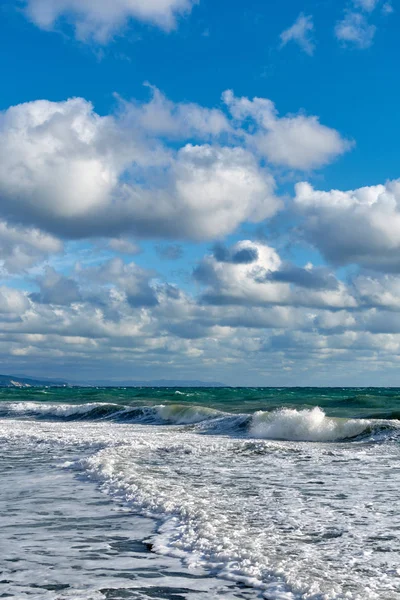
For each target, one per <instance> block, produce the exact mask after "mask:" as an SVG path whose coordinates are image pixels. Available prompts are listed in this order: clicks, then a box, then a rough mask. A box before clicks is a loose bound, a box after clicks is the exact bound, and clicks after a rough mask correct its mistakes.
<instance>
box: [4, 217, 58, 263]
mask: <svg viewBox="0 0 400 600" xmlns="http://www.w3.org/2000/svg"><path fill="white" fill-rule="evenodd" d="M62 250H63V244H62V242H61V241H60V240H58V239H57V238H55V237H53V236H51V235H48V234H46V233H43V232H42V231H40V230H38V229H34V228H29V227H18V226H12V225H10V224H8V223H6V222H4V221H0V256H1V258H0V264H1V266H2V268H3V270H4V271H6V272H7V273H18V272H22V271H25V270H26V269H29V268H30V267H32V266H33V265H35V264H37V263H38V262H41V261H43V260H44V259H46V258H48V257H49V256H53V255H54V254H57V253H61V252H62Z"/></svg>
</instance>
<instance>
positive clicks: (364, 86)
mask: <svg viewBox="0 0 400 600" xmlns="http://www.w3.org/2000/svg"><path fill="white" fill-rule="evenodd" d="M396 4H397V2H396V0H393V2H387V1H384V0H347V1H342V0H335V1H333V0H321V1H316V0H313V1H311V0H309V1H306V0H304V1H302V2H299V1H298V0H297V1H294V0H288V1H285V2H281V3H278V4H277V3H272V2H265V1H260V0H253V1H249V2H246V3H244V2H239V1H233V2H232V0H231V1H230V2H228V0H220V1H219V2H211V0H199V1H198V2H196V1H194V0H146V1H145V2H144V1H143V0H119V1H118V2H114V3H113V4H112V5H110V3H109V2H107V1H106V0H99V1H98V2H97V3H93V2H91V1H89V0H82V1H79V2H78V0H26V1H15V0H5V1H4V2H3V3H2V6H1V8H0V11H1V19H0V29H1V31H0V33H1V39H2V44H1V48H0V61H1V67H2V80H3V86H2V95H1V100H0V102H1V106H0V109H1V110H2V114H1V117H0V148H1V150H0V251H1V258H2V262H1V272H0V278H1V281H0V286H1V287H0V354H1V360H2V363H3V367H2V370H3V371H4V372H13V373H25V374H30V375H47V376H49V377H51V376H57V377H60V376H61V377H66V378H70V379H75V380H76V379H82V380H83V379H91V380H95V379H96V378H101V379H105V378H109V379H110V380H117V379H118V378H123V379H129V378H132V379H135V378H136V379H151V378H161V377H162V378H174V379H176V378H181V379H189V378H193V379H204V380H222V381H224V382H226V383H228V384H238V385H239V384H241V385H396V384H398V383H399V380H398V376H397V366H398V362H399V358H398V356H399V350H400V315H399V311H400V296H399V294H400V277H399V271H400V253H399V252H400V181H399V180H398V178H399V176H400V174H399V168H398V156H397V146H398V131H399V128H400V116H399V111H398V101H399V81H398V77H397V70H398V65H397V63H398V57H399V54H400V40H399V36H398V31H399V25H400V23H399V19H400V17H399V9H398V6H397V5H396Z"/></svg>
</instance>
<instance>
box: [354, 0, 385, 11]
mask: <svg viewBox="0 0 400 600" xmlns="http://www.w3.org/2000/svg"><path fill="white" fill-rule="evenodd" d="M379 2H380V0H353V4H354V6H355V7H356V8H362V9H363V10H365V11H367V12H372V11H373V10H375V8H376V7H377V5H378V4H379Z"/></svg>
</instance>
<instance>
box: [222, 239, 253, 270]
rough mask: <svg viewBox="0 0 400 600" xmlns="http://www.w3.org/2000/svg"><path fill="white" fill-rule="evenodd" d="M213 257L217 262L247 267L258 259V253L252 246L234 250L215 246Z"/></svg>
mask: <svg viewBox="0 0 400 600" xmlns="http://www.w3.org/2000/svg"><path fill="white" fill-rule="evenodd" d="M213 255H214V258H215V259H216V260H217V261H218V262H229V263H233V264H237V265H248V264H250V263H253V262H255V261H256V260H257V259H258V251H257V248H255V247H254V246H249V247H248V248H239V249H236V248H235V246H233V247H232V248H227V247H226V246H224V245H223V244H215V245H214V247H213Z"/></svg>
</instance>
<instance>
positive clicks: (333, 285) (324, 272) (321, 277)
mask: <svg viewBox="0 0 400 600" xmlns="http://www.w3.org/2000/svg"><path fill="white" fill-rule="evenodd" d="M266 280H267V281H277V282H282V283H293V284H294V285H296V286H299V287H304V288H307V289H311V290H312V289H315V290H337V289H338V288H339V282H338V280H337V279H336V277H335V276H334V274H333V273H332V272H331V271H329V269H327V268H325V267H316V268H315V267H313V266H311V265H310V266H307V267H305V268H302V267H297V266H295V265H291V264H286V265H283V266H282V267H281V268H280V269H279V270H278V271H272V272H269V273H268V274H267V277H266Z"/></svg>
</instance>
